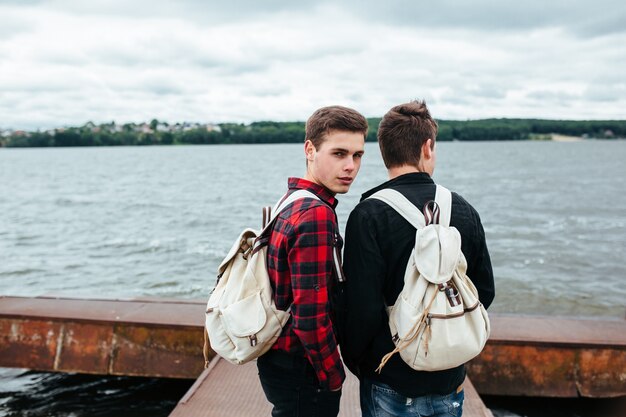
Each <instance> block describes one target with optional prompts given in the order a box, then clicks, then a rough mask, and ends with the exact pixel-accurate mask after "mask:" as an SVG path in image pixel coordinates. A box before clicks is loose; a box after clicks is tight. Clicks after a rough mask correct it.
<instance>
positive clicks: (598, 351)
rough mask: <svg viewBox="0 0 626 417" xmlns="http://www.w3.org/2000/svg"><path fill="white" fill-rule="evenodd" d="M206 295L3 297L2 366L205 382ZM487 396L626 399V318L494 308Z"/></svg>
mask: <svg viewBox="0 0 626 417" xmlns="http://www.w3.org/2000/svg"><path fill="white" fill-rule="evenodd" d="M204 306H205V304H204V302H203V301H183V300H163V299H134V300H85V299H69V298H54V297H38V298H23V297H0V366H5V367H21V368H30V369H36V370H44V371H61V372H83V373H95V374H115V375H141V376H156V377H174V378H197V377H198V375H200V373H201V371H202V364H203V360H202V340H203V337H202V333H203V330H202V325H203V318H204ZM491 323H492V333H491V338H490V339H489V342H488V343H487V346H486V347H485V350H484V351H483V353H482V354H481V355H480V356H479V357H478V358H476V359H474V360H473V361H471V362H470V363H469V364H468V374H469V376H470V377H471V379H472V382H473V383H474V385H475V387H476V389H477V390H478V392H480V393H481V394H493V395H528V396H543V397H576V396H585V397H613V396H623V395H626V321H624V320H607V319H602V320H596V319H592V320H590V319H563V318H554V317H537V316H511V315H497V314H491Z"/></svg>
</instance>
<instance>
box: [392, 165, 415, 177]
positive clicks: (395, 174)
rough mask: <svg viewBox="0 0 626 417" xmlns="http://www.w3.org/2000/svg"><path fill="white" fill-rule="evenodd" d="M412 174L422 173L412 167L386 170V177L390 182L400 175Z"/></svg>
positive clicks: (404, 166)
mask: <svg viewBox="0 0 626 417" xmlns="http://www.w3.org/2000/svg"><path fill="white" fill-rule="evenodd" d="M412 172H422V171H420V170H419V169H417V168H416V167H414V166H413V165H402V166H400V167H393V168H389V169H388V170H387V175H388V176H389V179H390V180H392V179H394V178H396V177H399V176H400V175H404V174H410V173H412Z"/></svg>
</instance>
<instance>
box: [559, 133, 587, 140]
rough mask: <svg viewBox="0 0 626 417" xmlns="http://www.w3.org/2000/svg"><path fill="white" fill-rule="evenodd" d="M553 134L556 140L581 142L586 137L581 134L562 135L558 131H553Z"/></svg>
mask: <svg viewBox="0 0 626 417" xmlns="http://www.w3.org/2000/svg"><path fill="white" fill-rule="evenodd" d="M551 136H552V141H554V142H580V141H581V140H585V138H583V137H581V136H569V135H560V134H558V133H553V134H552V135H551Z"/></svg>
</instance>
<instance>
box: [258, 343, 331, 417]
mask: <svg viewBox="0 0 626 417" xmlns="http://www.w3.org/2000/svg"><path fill="white" fill-rule="evenodd" d="M257 367H258V369H259V377H260V379H261V386H262V387H263V392H264V393H265V396H266V398H267V400H268V401H269V402H270V403H272V405H273V408H272V417H336V416H337V414H339V400H340V399H341V391H325V390H322V389H320V387H319V383H318V381H317V376H316V375H315V371H314V370H313V367H312V366H311V364H310V363H309V361H308V360H307V359H305V358H298V357H294V356H291V355H288V354H287V353H285V352H277V351H270V352H268V353H266V354H265V355H263V356H260V357H259V359H257Z"/></svg>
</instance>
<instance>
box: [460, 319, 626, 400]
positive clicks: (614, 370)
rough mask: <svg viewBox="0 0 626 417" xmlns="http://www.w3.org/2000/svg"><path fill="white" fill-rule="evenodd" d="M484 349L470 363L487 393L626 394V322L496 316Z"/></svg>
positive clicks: (474, 378)
mask: <svg viewBox="0 0 626 417" xmlns="http://www.w3.org/2000/svg"><path fill="white" fill-rule="evenodd" d="M493 316H494V317H493V318H492V320H491V323H492V334H491V337H490V339H489V342H488V343H487V346H486V347H485V349H484V350H483V352H482V353H481V354H480V356H478V357H477V358H476V359H474V360H472V361H471V362H470V363H469V364H468V365H467V372H468V375H469V376H470V377H471V379H472V382H473V383H474V385H475V386H476V389H477V390H478V392H480V393H481V394H483V395H488V394H493V395H515V396H536V397H578V396H582V397H618V396H624V395H626V321H624V320H610V319H604V320H594V319H582V318H579V319H564V318H548V317H537V316H512V315H493Z"/></svg>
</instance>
